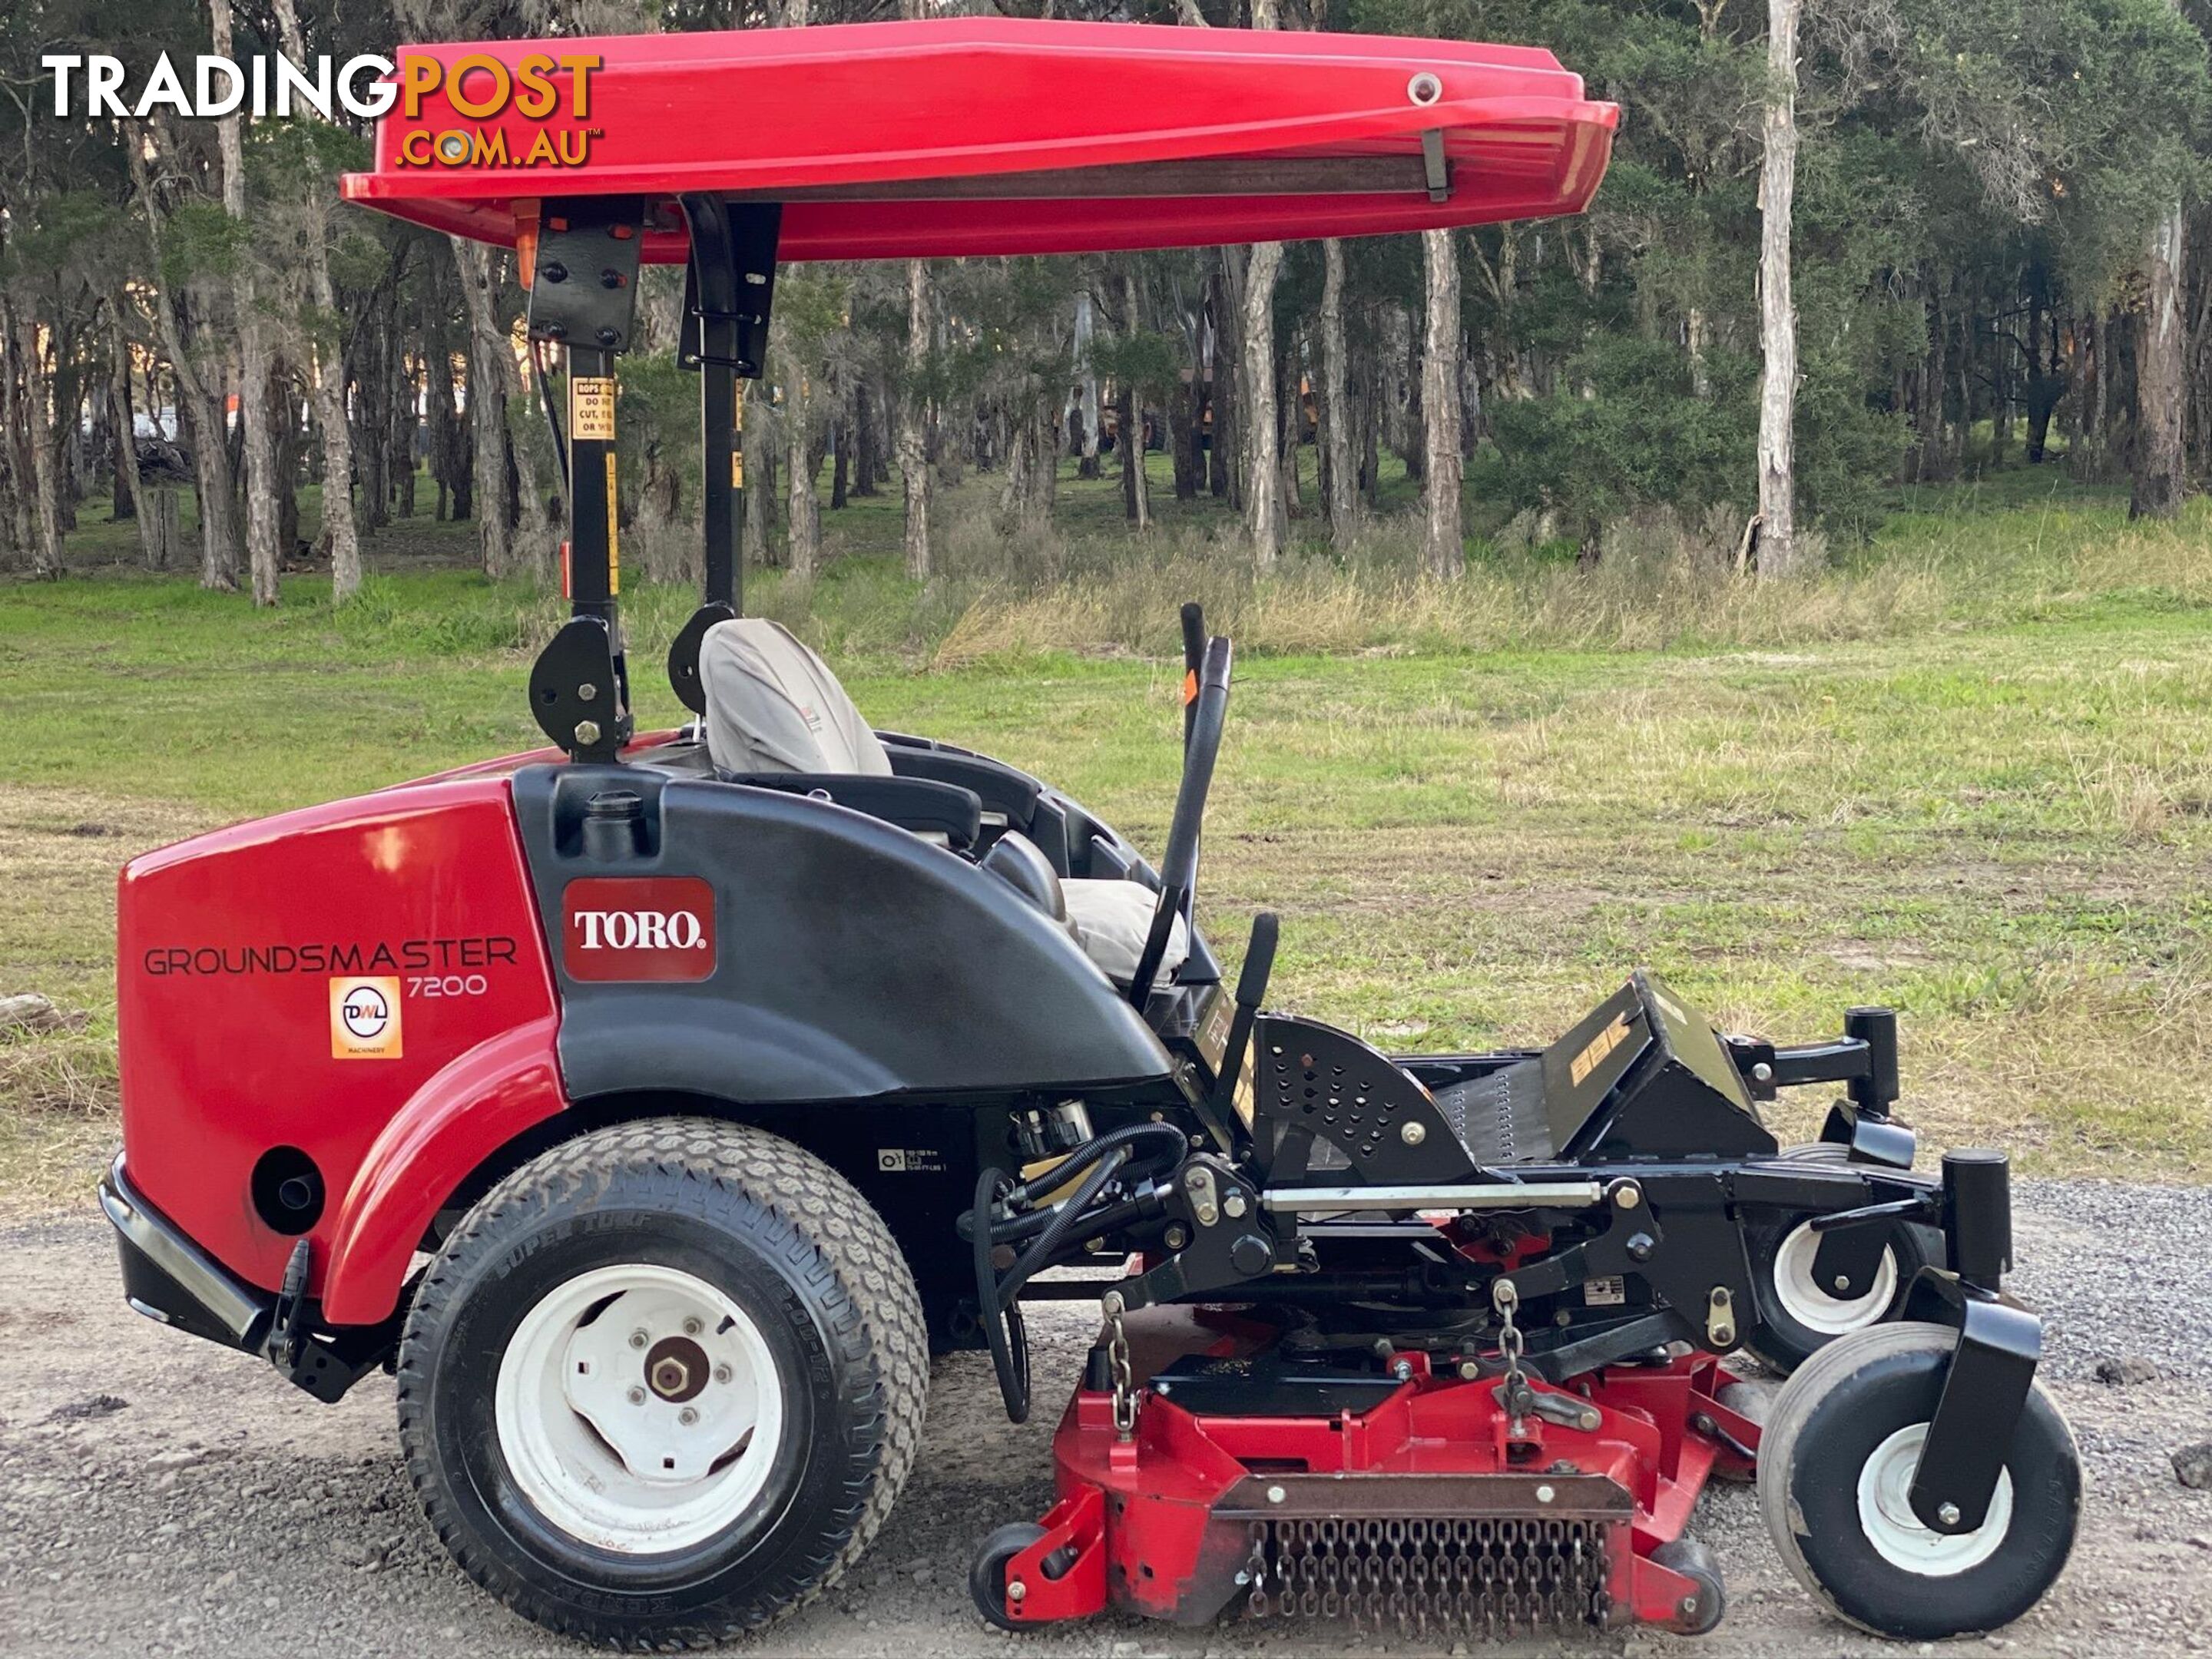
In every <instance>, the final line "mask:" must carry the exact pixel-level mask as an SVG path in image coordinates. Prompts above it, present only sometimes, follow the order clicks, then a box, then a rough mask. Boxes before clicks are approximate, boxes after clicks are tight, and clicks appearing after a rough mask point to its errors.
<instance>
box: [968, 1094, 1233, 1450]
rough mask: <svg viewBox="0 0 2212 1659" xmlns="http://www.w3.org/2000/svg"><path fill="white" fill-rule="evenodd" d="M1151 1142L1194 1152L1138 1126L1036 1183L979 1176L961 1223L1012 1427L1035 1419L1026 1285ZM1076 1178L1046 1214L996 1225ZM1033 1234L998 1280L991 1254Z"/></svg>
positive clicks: (978, 1312)
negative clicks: (1000, 1214) (997, 1215)
mask: <svg viewBox="0 0 2212 1659" xmlns="http://www.w3.org/2000/svg"><path fill="white" fill-rule="evenodd" d="M1146 1139H1166V1140H1170V1141H1172V1143H1173V1150H1172V1154H1171V1156H1172V1157H1173V1158H1181V1157H1182V1155H1183V1154H1184V1153H1185V1152H1188V1150H1189V1146H1190V1140H1189V1138H1188V1136H1186V1135H1185V1134H1184V1133H1183V1132H1182V1130H1180V1129H1178V1128H1176V1127H1174V1126H1173V1125H1171V1124H1166V1123H1133V1124H1130V1125H1128V1126H1127V1127H1124V1128H1120V1129H1115V1130H1111V1131H1109V1133H1105V1134H1103V1135H1099V1136H1097V1138H1095V1139H1091V1140H1088V1141H1085V1143H1084V1144H1083V1145H1082V1146H1079V1147H1078V1148H1077V1149H1076V1150H1075V1151H1074V1152H1071V1153H1069V1154H1068V1155H1067V1157H1066V1158H1063V1159H1061V1160H1060V1162H1059V1163H1058V1164H1054V1165H1053V1167H1052V1168H1051V1169H1049V1170H1045V1171H1044V1172H1043V1173H1042V1174H1041V1175H1039V1176H1036V1178H1035V1179H1034V1180H1030V1181H1026V1182H1012V1181H1009V1179H1008V1178H1007V1176H1006V1171H1005V1170H1000V1169H987V1170H983V1171H982V1172H981V1174H979V1175H978V1176H976V1178H975V1203H974V1205H973V1206H971V1207H970V1208H969V1212H968V1213H967V1214H966V1215H964V1216H963V1217H961V1218H960V1219H961V1222H962V1224H963V1231H966V1233H967V1235H968V1243H969V1252H970V1255H971V1259H972V1261H973V1263H974V1267H975V1316H976V1317H977V1319H978V1320H980V1321H981V1323H982V1326H983V1340H984V1342H985V1344H986V1345H987V1346H988V1347H989V1348H990V1350H991V1369H992V1370H994V1371H995V1372H996V1373H997V1374H998V1378H999V1397H1000V1399H1001V1400H1003V1401H1005V1402H1006V1416H1007V1418H1008V1419H1010V1420H1012V1421H1013V1422H1016V1423H1021V1422H1025V1421H1027V1420H1028V1418H1029V1414H1030V1365H1029V1337H1028V1333H1027V1331H1026V1330H1024V1328H1023V1323H1022V1310H1021V1306H1020V1304H1019V1302H1018V1300H1017V1298H1018V1297H1019V1296H1020V1294H1021V1289H1022V1286H1023V1285H1026V1284H1028V1283H1029V1282H1030V1279H1034V1278H1035V1277H1036V1275H1037V1274H1038V1273H1042V1272H1043V1271H1044V1269H1045V1268H1047V1267H1050V1266H1051V1265H1052V1258H1053V1255H1054V1252H1055V1251H1057V1250H1058V1249H1060V1246H1061V1245H1062V1244H1064V1243H1066V1241H1067V1239H1068V1238H1069V1237H1070V1236H1072V1235H1073V1234H1075V1233H1076V1232H1077V1231H1079V1227H1080V1225H1081V1224H1082V1223H1083V1222H1084V1221H1085V1218H1086V1217H1087V1215H1088V1213H1089V1212H1090V1210H1091V1206H1092V1205H1094V1204H1096V1203H1097V1201H1098V1197H1099V1194H1102V1193H1103V1192H1104V1191H1105V1190H1106V1188H1108V1187H1109V1186H1110V1185H1111V1184H1112V1183H1113V1182H1114V1181H1115V1179H1116V1178H1117V1177H1118V1176H1121V1173H1122V1172H1123V1170H1124V1169H1125V1168H1126V1167H1127V1165H1128V1164H1130V1162H1131V1161H1132V1160H1133V1158H1134V1157H1135V1153H1134V1152H1133V1148H1134V1147H1135V1146H1136V1145H1137V1144H1138V1143H1139V1142H1140V1141H1143V1140H1146ZM1086 1170H1087V1171H1088V1172H1089V1173H1088V1174H1085V1171H1086ZM1076 1176H1082V1177H1083V1179H1082V1183H1081V1184H1080V1185H1079V1186H1078V1187H1077V1188H1076V1189H1075V1191H1074V1192H1073V1193H1072V1194H1069V1195H1068V1197H1067V1198H1066V1200H1063V1201H1062V1202H1060V1203H1059V1204H1056V1205H1054V1206H1053V1207H1052V1208H1050V1209H1049V1210H1042V1211H1038V1212H1035V1213H1032V1214H1029V1215H1021V1216H1015V1217H1012V1218H1010V1219H1008V1220H1007V1221H1006V1222H1003V1223H1000V1224H997V1225H994V1224H993V1222H992V1220H991V1212H992V1211H993V1210H994V1209H995V1208H996V1207H998V1206H999V1205H1000V1204H1002V1203H1005V1204H1017V1205H1018V1204H1026V1203H1029V1202H1030V1201H1031V1200H1034V1199H1036V1198H1037V1197H1039V1196H1040V1195H1042V1194H1044V1193H1048V1192H1056V1191H1058V1190H1059V1189H1060V1188H1062V1187H1065V1186H1066V1185H1067V1184H1068V1182H1070V1181H1072V1180H1073V1179H1074V1178H1075V1177H1076ZM1039 1224H1042V1225H1039ZM1032 1230H1034V1231H1036V1237H1035V1238H1034V1239H1033V1240H1030V1243H1029V1244H1028V1247H1027V1248H1026V1249H1024V1250H1023V1251H1022V1252H1021V1254H1020V1255H1018V1256H1016V1257H1015V1259H1014V1261H1013V1265H1012V1267H1009V1268H1008V1269H1007V1270H1006V1273H1005V1274H1004V1275H1003V1276H1001V1275H1000V1273H999V1271H998V1269H997V1267H995V1266H994V1264H993V1262H992V1260H991V1255H992V1252H993V1251H994V1249H997V1248H998V1247H999V1246H1000V1245H1001V1244H1011V1243H1014V1242H1016V1241H1017V1240H1019V1239H1022V1238H1024V1237H1027V1235H1028V1234H1029V1233H1030V1231H1032Z"/></svg>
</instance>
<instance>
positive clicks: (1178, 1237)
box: [1167, 1226, 1190, 1250]
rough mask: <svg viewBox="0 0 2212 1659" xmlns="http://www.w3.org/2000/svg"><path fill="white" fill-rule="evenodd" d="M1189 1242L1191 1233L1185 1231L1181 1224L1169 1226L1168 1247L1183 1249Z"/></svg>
mask: <svg viewBox="0 0 2212 1659" xmlns="http://www.w3.org/2000/svg"><path fill="white" fill-rule="evenodd" d="M1188 1243H1190V1235H1189V1234H1188V1232H1186V1231H1183V1229H1182V1227H1180V1226H1175V1227H1170V1228H1169V1229H1168V1231H1167V1245H1168V1249H1171V1250H1179V1249H1182V1247H1183V1246H1184V1245H1186V1244H1188Z"/></svg>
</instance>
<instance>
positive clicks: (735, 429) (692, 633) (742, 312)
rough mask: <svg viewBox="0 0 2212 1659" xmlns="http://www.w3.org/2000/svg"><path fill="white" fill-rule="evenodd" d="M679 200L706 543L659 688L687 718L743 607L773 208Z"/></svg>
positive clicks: (683, 352) (778, 219) (701, 709)
mask: <svg viewBox="0 0 2212 1659" xmlns="http://www.w3.org/2000/svg"><path fill="white" fill-rule="evenodd" d="M680 199H681V202H682V205H683V208H684V219H685V220H686V222H688V223H689V225H690V234H691V259H690V266H689V268H688V269H687V270H686V272H685V274H684V336H683V342H682V344H681V345H680V347H679V348H678V353H677V361H678V362H679V363H680V364H681V365H682V366H683V367H684V368H687V369H691V370H694V371H696V373H697V374H698V376H699V441H700V480H701V496H702V502H701V505H702V516H703V520H704V530H705V536H706V548H705V552H706V561H705V562H706V572H707V580H706V592H705V594H704V596H703V598H702V601H701V604H700V606H699V608H698V610H696V611H694V612H692V614H691V618H690V621H688V622H687V623H684V626H683V628H682V629H681V630H679V631H678V634H677V635H676V639H675V641H674V642H673V643H672V644H671V646H670V647H668V683H669V684H670V685H671V687H673V688H674V690H675V692H676V695H677V697H678V699H679V700H680V701H681V702H683V704H684V707H685V708H689V709H690V711H691V712H692V713H693V714H704V713H706V711H707V696H706V689H705V688H704V687H703V686H702V684H700V682H699V647H700V644H701V642H702V641H703V640H704V639H705V638H706V635H707V630H708V629H710V628H712V627H713V626H714V624H715V623H718V622H723V621H726V620H727V619H728V618H730V617H735V616H737V615H738V614H739V612H740V611H741V610H742V609H743V605H744V560H743V558H742V556H741V555H740V552H739V548H738V533H739V529H740V527H741V526H742V525H743V523H744V488H745V460H744V398H743V395H742V392H741V391H740V389H739V387H738V381H739V380H758V379H759V378H760V374H761V365H762V360H763V358H764V357H765V356H767V351H768V321H769V309H770V307H771V305H772V303H773V301H774V300H775V250H776V238H777V234H778V232H779V231H780V230H781V227H782V221H783V209H782V208H781V205H779V204H776V203H774V202H746V203H738V204H732V203H729V202H726V201H724V200H723V199H722V198H721V197H719V196H711V195H693V196H685V197H682V198H680Z"/></svg>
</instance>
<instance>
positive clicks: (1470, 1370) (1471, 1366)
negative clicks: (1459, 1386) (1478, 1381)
mask: <svg viewBox="0 0 2212 1659" xmlns="http://www.w3.org/2000/svg"><path fill="white" fill-rule="evenodd" d="M1459 1375H1460V1381H1462V1383H1472V1382H1474V1379H1475V1378H1476V1377H1478V1376H1481V1375H1482V1367H1481V1366H1480V1365H1478V1364H1475V1362H1474V1360H1472V1359H1462V1360H1461V1361H1460V1362H1459Z"/></svg>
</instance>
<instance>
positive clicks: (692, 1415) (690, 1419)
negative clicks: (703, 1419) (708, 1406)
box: [676, 1406, 699, 1429]
mask: <svg viewBox="0 0 2212 1659" xmlns="http://www.w3.org/2000/svg"><path fill="white" fill-rule="evenodd" d="M676 1420H677V1421H678V1422H679V1423H681V1424H682V1425H684V1427H685V1428H687V1429H688V1428H690V1426H691V1425H693V1424H694V1423H696V1422H697V1421H698V1420H699V1413H696V1412H695V1411H693V1410H692V1409H691V1407H689V1406H686V1407H684V1409H683V1410H682V1411H680V1412H678V1413H676Z"/></svg>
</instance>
